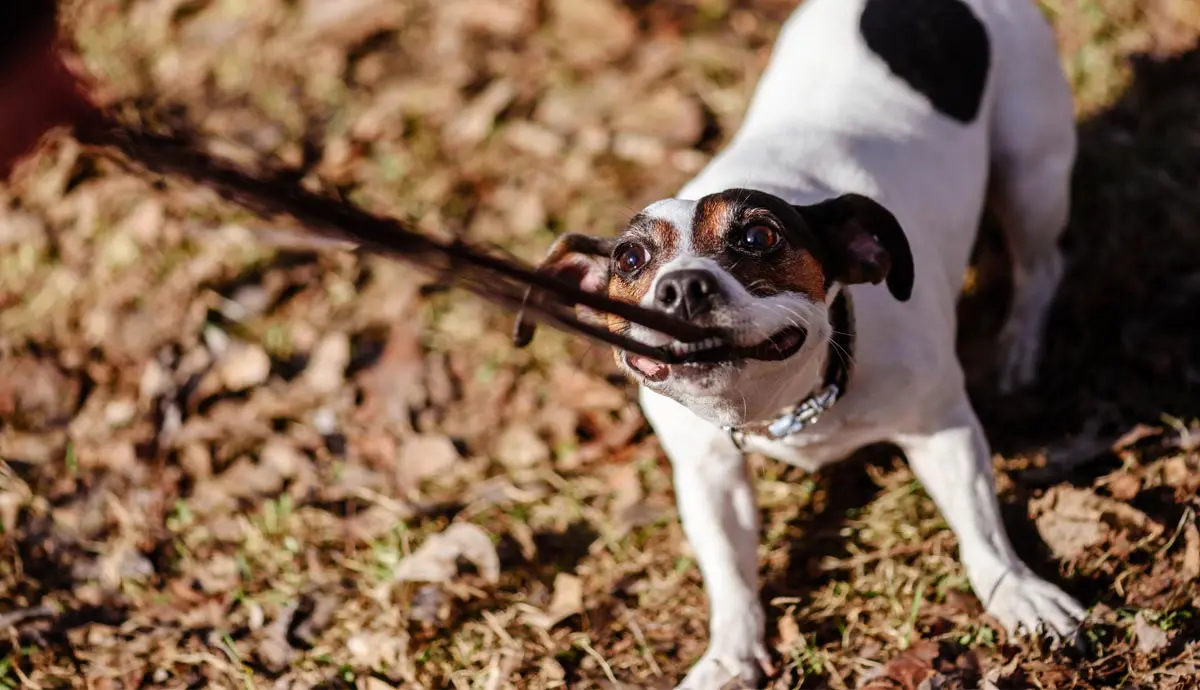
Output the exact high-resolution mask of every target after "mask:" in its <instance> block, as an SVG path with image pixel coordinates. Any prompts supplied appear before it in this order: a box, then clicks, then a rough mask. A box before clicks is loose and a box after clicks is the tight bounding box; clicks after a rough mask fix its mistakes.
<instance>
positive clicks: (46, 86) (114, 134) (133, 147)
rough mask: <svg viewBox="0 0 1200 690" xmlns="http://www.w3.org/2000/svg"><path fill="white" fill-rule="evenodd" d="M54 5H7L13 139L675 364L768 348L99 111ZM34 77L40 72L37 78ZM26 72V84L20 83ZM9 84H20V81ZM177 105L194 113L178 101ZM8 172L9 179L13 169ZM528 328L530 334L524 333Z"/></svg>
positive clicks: (3, 64)
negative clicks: (77, 151)
mask: <svg viewBox="0 0 1200 690" xmlns="http://www.w3.org/2000/svg"><path fill="white" fill-rule="evenodd" d="M57 9H58V3H57V2H56V1H55V0H12V1H11V2H5V3H0V39H4V40H0V76H3V77H9V76H12V75H17V77H18V83H20V86H21V88H20V91H22V92H25V93H27V94H28V93H32V94H33V97H32V98H31V99H30V101H31V103H32V105H31V106H30V107H29V108H27V109H25V110H24V111H21V112H20V113H19V114H18V115H16V116H15V118H16V119H15V122H14V123H8V126H15V127H17V128H24V129H23V130H22V134H21V135H17V134H14V131H15V130H10V131H6V132H4V134H5V135H6V136H8V138H10V139H24V138H28V139H31V140H35V139H37V138H39V137H40V134H41V133H44V132H45V131H47V130H48V129H51V128H52V127H54V126H57V125H64V124H65V125H71V126H73V128H74V133H75V136H76V138H77V139H78V140H79V141H80V143H82V144H84V145H85V146H88V147H91V148H94V149H98V150H100V151H103V152H105V153H108V154H117V157H118V158H121V159H124V160H125V161H126V162H128V163H131V164H133V165H135V166H137V167H140V168H141V169H143V170H144V171H146V172H150V173H154V174H161V175H171V176H176V177H180V178H184V179H186V180H189V181H191V182H192V183H195V184H198V185H202V186H205V187H209V188H212V189H214V190H216V191H217V192H218V193H220V194H221V195H222V196H223V197H225V198H226V199H229V200H231V201H233V202H235V203H237V204H240V205H241V206H243V207H245V208H247V209H248V210H250V211H253V212H255V213H257V214H259V215H261V216H275V215H288V216H291V217H293V218H294V219H296V220H297V221H299V223H300V224H301V225H302V226H304V227H305V228H306V229H307V230H308V231H310V232H313V233H315V234H317V235H319V236H323V237H327V238H332V239H336V240H340V241H348V242H351V243H353V244H355V245H357V247H358V250H359V251H363V252H368V253H374V254H380V255H384V256H387V257H389V258H392V259H395V260H399V261H403V262H405V263H408V264H410V265H412V266H414V267H416V268H417V269H419V270H421V271H424V272H427V273H432V274H434V275H435V276H437V277H438V278H440V279H441V280H442V281H443V282H444V283H445V284H448V285H451V286H455V287H459V288H462V289H465V290H467V291H469V292H471V293H473V294H475V295H476V296H478V297H480V298H482V299H485V300H487V301H489V302H492V303H493V304H497V305H499V306H501V307H503V308H506V309H509V310H513V311H517V312H518V313H521V312H523V313H524V314H526V315H528V316H529V317H531V318H532V319H534V320H536V321H539V322H542V323H546V324H548V325H551V326H554V327H556V328H559V329H561V330H565V331H568V332H571V333H575V334H577V335H580V336H583V337H585V338H589V339H591V340H594V341H597V342H600V343H603V344H605V345H610V346H613V347H616V348H620V349H623V350H627V351H629V352H633V353H635V354H639V355H642V356H645V357H649V358H652V359H655V360H658V361H661V362H664V363H667V364H682V363H698V362H715V361H729V360H735V359H746V358H751V357H756V356H761V355H758V354H757V353H753V352H750V351H746V352H740V351H739V350H738V348H736V347H734V346H733V344H732V343H733V338H732V337H730V334H729V333H727V332H725V331H723V330H720V329H715V328H704V327H699V326H696V325H694V324H691V323H688V322H686V321H682V320H678V319H675V318H671V317H669V316H667V315H665V314H662V313H660V312H656V311H652V310H649V309H645V308H643V307H640V306H638V305H635V304H630V303H627V302H621V301H618V300H614V299H610V298H609V297H608V296H607V295H604V294H599V293H593V292H585V291H583V290H581V289H579V287H578V286H576V285H572V284H570V283H567V282H565V281H563V280H561V279H558V278H556V277H554V276H551V275H548V274H546V273H542V272H539V271H537V270H536V269H533V268H531V267H529V266H528V265H525V264H523V263H521V262H518V261H516V260H513V259H510V258H507V257H502V256H500V255H499V252H496V251H486V250H484V249H481V248H478V247H472V246H469V245H468V244H466V243H463V242H461V241H458V240H455V241H453V242H441V241H438V240H434V239H432V238H430V237H428V236H425V235H423V234H421V233H418V232H414V231H413V230H411V229H410V228H408V227H407V226H406V225H404V224H403V223H401V222H400V221H398V220H396V219H393V218H386V217H383V216H379V215H375V214H372V213H370V212H368V211H366V210H364V209H362V208H360V207H358V206H356V205H355V204H353V203H351V202H350V201H348V200H346V199H344V198H341V197H340V196H335V195H330V194H321V193H317V192H313V191H310V190H309V189H307V188H305V187H304V186H302V185H301V183H300V181H301V179H302V178H303V177H304V175H305V172H306V171H304V170H302V169H286V168H283V167H279V166H275V167H272V166H268V165H260V164H258V163H260V162H256V165H255V167H254V169H255V170H262V171H265V172H261V173H250V172H246V170H245V169H242V168H239V167H237V166H236V165H234V164H233V163H231V162H229V161H225V160H221V159H218V158H216V157H215V156H212V155H210V154H208V153H206V152H204V151H203V149H202V147H200V146H199V145H198V141H199V139H200V138H199V137H198V136H197V135H196V134H195V132H196V131H197V130H196V128H195V127H194V126H193V125H192V124H191V123H190V122H189V121H188V120H187V119H186V117H183V116H181V115H178V114H177V115H176V116H175V117H174V118H173V121H172V122H170V123H169V125H168V126H165V127H164V126H162V125H163V124H164V122H165V120H164V121H160V122H155V123H153V128H151V127H149V126H147V122H148V121H149V120H150V117H151V114H150V113H148V112H146V111H145V110H143V109H141V108H139V107H138V104H136V103H132V102H130V103H126V104H123V106H118V107H110V108H99V107H97V106H96V105H95V104H94V103H93V102H92V100H91V99H90V98H89V97H88V96H87V95H86V93H85V91H84V88H83V85H82V80H81V79H80V78H79V75H77V74H74V73H72V72H71V71H70V70H69V69H68V68H67V67H66V66H65V62H64V60H63V57H62V54H61V53H59V52H58V48H59V46H60V41H59V36H58V32H57ZM31 63H32V65H33V66H32V67H31V68H30V69H26V70H25V71H24V72H22V71H21V70H20V69H14V66H22V65H25V66H28V65H30V64H31ZM39 70H40V72H39ZM34 73H38V74H39V76H37V77H31V76H29V75H30V74H34ZM20 78H24V79H25V80H26V81H25V82H20V81H19V79H20ZM30 79H33V80H34V81H32V82H30V81H29V80H30ZM37 79H41V81H37ZM5 83H6V85H7V86H8V87H10V88H11V87H12V86H13V83H12V80H11V79H10V80H9V81H8V82H5ZM5 97H7V95H5ZM121 109H123V110H125V111H132V117H124V118H122V117H121V116H119V115H118V114H117V113H118V111H119V110H121ZM52 111H53V112H52ZM172 112H175V113H182V112H185V111H183V110H181V109H178V108H176V109H173V110H172ZM127 114H128V113H127ZM151 129H154V130H155V131H151ZM25 134H28V135H29V136H27V137H26V136H24V135H25ZM0 143H3V142H2V141H0ZM21 145H23V144H21ZM24 153H28V151H25V152H24ZM4 154H5V160H4V163H5V164H6V165H7V164H8V162H9V160H10V158H19V157H21V154H22V151H20V150H17V151H12V152H4ZM9 154H14V155H12V156H10V155H9ZM0 173H3V174H5V175H6V174H7V173H8V169H4V170H0ZM531 297H536V298H537V299H531ZM576 306H584V307H588V308H589V309H591V310H593V311H595V312H599V313H601V314H610V315H613V316H617V317H620V318H622V319H624V320H626V321H628V322H631V323H636V324H639V325H641V326H644V327H646V328H648V329H650V330H653V331H656V332H658V333H661V334H663V335H666V336H668V337H669V338H671V339H673V340H674V341H676V342H677V343H692V344H695V343H704V345H705V347H704V348H695V347H693V348H679V349H672V348H671V347H670V346H664V347H652V346H649V345H646V344H644V343H641V342H639V341H637V340H633V339H632V338H629V337H628V336H625V335H623V334H618V333H613V332H611V331H609V330H608V329H607V328H604V327H602V326H598V325H596V324H593V323H588V322H585V321H583V320H581V319H579V318H578V317H577V316H576V315H575V313H574V308H575V307H576ZM528 332H529V331H528V329H525V330H524V333H525V334H528ZM518 339H519V338H518ZM682 350H692V352H683V351H682Z"/></svg>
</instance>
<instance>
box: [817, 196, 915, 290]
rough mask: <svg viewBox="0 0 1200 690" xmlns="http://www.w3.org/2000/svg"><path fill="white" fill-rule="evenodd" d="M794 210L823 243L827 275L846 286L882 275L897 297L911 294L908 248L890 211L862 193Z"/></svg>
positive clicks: (871, 280)
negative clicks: (826, 260) (826, 261)
mask: <svg viewBox="0 0 1200 690" xmlns="http://www.w3.org/2000/svg"><path fill="white" fill-rule="evenodd" d="M795 208H796V211H797V212H799V213H800V215H801V217H803V218H804V221H805V222H806V223H807V224H808V226H809V228H810V229H811V230H812V231H813V233H814V234H815V235H816V236H817V238H818V239H819V240H820V242H821V243H822V245H824V250H825V254H826V256H827V257H828V262H829V265H828V266H826V270H827V271H828V275H827V277H828V278H830V279H832V280H836V281H838V282H840V283H842V284H844V285H852V284H854V283H879V282H880V281H882V280H884V279H885V278H886V279H887V286H888V290H889V291H890V292H891V293H892V296H894V297H895V298H896V299H898V300H900V301H901V302H904V301H906V300H908V298H909V297H911V296H912V288H913V258H912V251H911V250H910V249H909V247H908V239H907V238H905V236H904V230H903V229H902V228H901V227H900V223H899V222H897V221H896V217H895V216H893V215H892V213H891V211H888V210H887V209H886V208H884V207H883V206H882V205H880V204H878V203H877V202H875V201H874V200H872V199H869V198H867V197H865V196H862V195H861V194H843V195H842V196H839V197H835V198H833V199H828V200H826V201H822V202H820V203H818V204H812V205H810V206H796V207H795Z"/></svg>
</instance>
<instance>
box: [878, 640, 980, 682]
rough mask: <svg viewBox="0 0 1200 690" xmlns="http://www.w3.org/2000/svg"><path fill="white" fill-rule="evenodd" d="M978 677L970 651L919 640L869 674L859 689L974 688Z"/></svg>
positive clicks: (976, 662)
mask: <svg viewBox="0 0 1200 690" xmlns="http://www.w3.org/2000/svg"><path fill="white" fill-rule="evenodd" d="M979 676H980V668H979V660H978V659H977V658H976V657H975V654H974V653H973V652H971V651H970V650H967V649H963V648H962V647H961V646H960V645H955V644H952V643H950V642H945V641H942V642H936V641H933V640H922V641H920V642H917V643H916V644H914V645H913V646H911V647H909V648H908V649H907V650H905V651H904V652H902V653H901V654H900V655H899V656H897V657H895V658H894V659H892V660H891V661H889V662H888V663H886V664H885V665H884V666H883V667H881V668H879V669H877V670H876V671H875V672H874V673H872V674H870V676H869V677H868V678H865V679H864V681H865V682H864V683H863V684H861V685H859V689H860V690H926V688H941V687H956V688H964V687H975V685H974V683H975V682H977V680H978V679H979Z"/></svg>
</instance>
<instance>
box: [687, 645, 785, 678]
mask: <svg viewBox="0 0 1200 690" xmlns="http://www.w3.org/2000/svg"><path fill="white" fill-rule="evenodd" d="M772 670H773V669H772V668H771V658H770V656H768V654H767V649H766V647H764V646H763V645H762V643H759V642H755V643H753V644H751V645H747V646H746V647H745V648H744V649H727V648H716V647H711V646H710V647H709V648H708V651H707V652H705V653H704V656H702V657H700V661H697V662H696V665H695V666H693V667H692V670H691V671H689V672H688V674H687V677H686V678H684V679H683V682H682V683H680V684H679V686H678V687H677V688H676V690H735V689H736V690H742V689H743V688H745V689H752V688H757V687H758V681H759V680H760V679H761V678H762V674H763V673H771V672H772Z"/></svg>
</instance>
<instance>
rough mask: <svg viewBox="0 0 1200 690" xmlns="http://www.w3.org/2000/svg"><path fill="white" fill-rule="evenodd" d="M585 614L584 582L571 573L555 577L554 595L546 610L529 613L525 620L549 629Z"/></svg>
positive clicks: (526, 614) (526, 613)
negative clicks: (576, 615)
mask: <svg viewBox="0 0 1200 690" xmlns="http://www.w3.org/2000/svg"><path fill="white" fill-rule="evenodd" d="M582 612H583V581H582V580H580V579H579V578H578V577H576V576H574V575H571V574H569V573H558V574H557V575H555V576H554V594H553V595H552V596H551V598H550V604H549V605H548V606H546V608H545V609H544V610H535V611H527V612H525V614H524V618H525V620H526V621H527V622H528V623H529V624H530V625H536V626H538V627H539V628H544V629H549V628H552V627H554V626H555V625H558V624H559V623H561V622H562V621H564V620H566V619H567V618H569V617H571V616H574V615H575V614H578V613H582Z"/></svg>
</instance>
